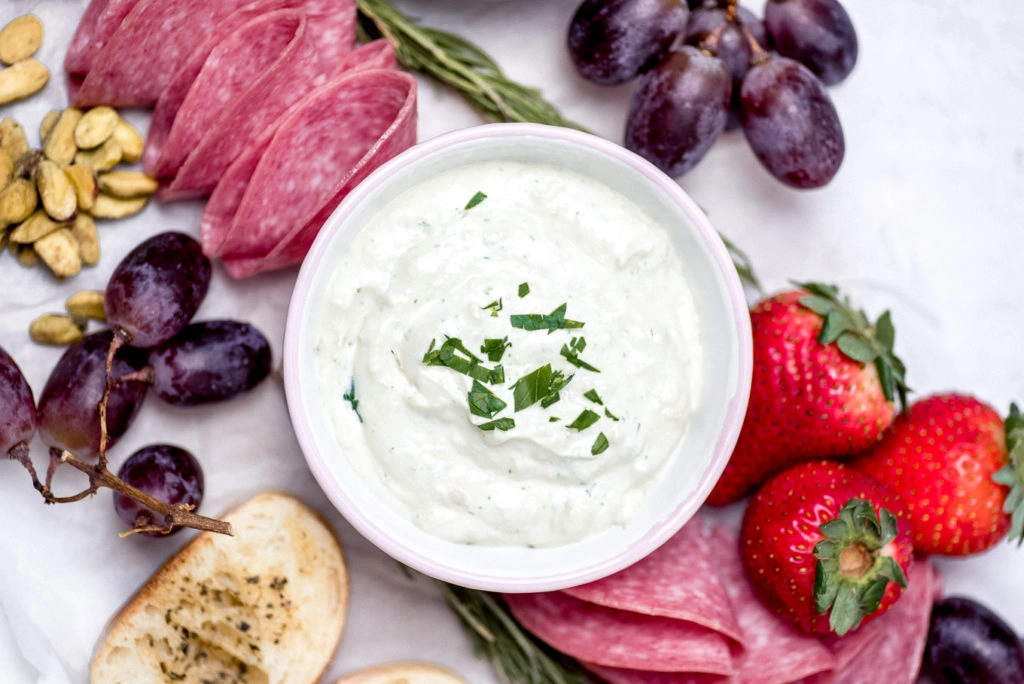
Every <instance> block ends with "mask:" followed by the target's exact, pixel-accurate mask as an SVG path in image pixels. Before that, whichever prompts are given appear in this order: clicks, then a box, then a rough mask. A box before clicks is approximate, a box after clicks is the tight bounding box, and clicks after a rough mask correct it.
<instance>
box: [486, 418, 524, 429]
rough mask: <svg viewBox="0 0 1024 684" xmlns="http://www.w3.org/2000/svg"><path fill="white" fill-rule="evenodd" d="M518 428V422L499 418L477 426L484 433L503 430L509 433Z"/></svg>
mask: <svg viewBox="0 0 1024 684" xmlns="http://www.w3.org/2000/svg"><path fill="white" fill-rule="evenodd" d="M515 426H516V421H515V420H513V419H512V418H498V419H497V420H492V421H490V422H487V423H480V424H479V425H477V427H478V428H480V429H481V430H483V431H484V432H493V431H495V430H501V431H502V432H508V431H509V430H511V429H512V428H514V427H515Z"/></svg>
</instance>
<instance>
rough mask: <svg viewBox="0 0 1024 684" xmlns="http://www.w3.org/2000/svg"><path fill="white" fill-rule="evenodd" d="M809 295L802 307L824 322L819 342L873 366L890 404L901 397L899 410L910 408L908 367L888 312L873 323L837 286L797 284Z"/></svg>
mask: <svg viewBox="0 0 1024 684" xmlns="http://www.w3.org/2000/svg"><path fill="white" fill-rule="evenodd" d="M794 284H795V285H797V286H798V287H801V288H803V289H805V290H807V292H808V293H809V294H808V295H807V296H806V297H802V298H801V299H800V304H801V305H802V306H804V307H805V308H807V309H810V310H811V311H813V312H814V313H816V314H818V315H820V316H821V317H822V318H823V319H824V321H823V322H822V325H821V332H820V333H819V334H818V342H820V343H821V344H832V343H833V342H835V344H836V346H837V347H839V350H840V351H841V352H843V354H845V355H846V356H847V357H849V358H851V359H853V360H854V361H859V362H860V363H874V364H875V368H876V369H877V370H878V379H879V382H880V383H881V385H882V393H883V394H884V395H885V398H886V399H887V400H889V401H895V397H897V396H898V397H899V401H900V408H901V409H902V410H906V408H907V391H908V388H907V383H906V367H905V366H904V365H903V361H901V360H900V358H899V357H898V356H896V354H895V352H893V343H894V342H895V340H896V330H895V328H893V325H892V318H891V316H890V315H889V312H888V311H884V312H883V313H882V315H881V316H879V317H878V320H877V321H875V322H874V323H871V321H870V320H869V319H868V317H867V316H866V315H865V314H864V312H863V311H861V310H860V309H854V308H853V306H852V305H851V304H850V300H849V298H847V297H840V296H839V290H838V288H836V286H835V285H826V284H823V283H794Z"/></svg>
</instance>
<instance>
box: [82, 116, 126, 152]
mask: <svg viewBox="0 0 1024 684" xmlns="http://www.w3.org/2000/svg"><path fill="white" fill-rule="evenodd" d="M120 120H121V117H120V116H118V114H117V112H116V111H114V110H113V109H112V108H110V107H107V106H99V107H93V108H92V109H90V110H89V111H87V112H86V113H85V114H83V115H82V118H81V120H80V121H79V122H78V125H77V126H75V144H76V145H78V146H79V147H80V148H82V149H83V150H91V149H92V148H94V147H99V146H100V145H102V144H103V143H105V142H107V139H108V138H110V136H111V135H113V134H114V129H115V128H117V122H118V121H120Z"/></svg>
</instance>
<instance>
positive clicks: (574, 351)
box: [558, 337, 601, 403]
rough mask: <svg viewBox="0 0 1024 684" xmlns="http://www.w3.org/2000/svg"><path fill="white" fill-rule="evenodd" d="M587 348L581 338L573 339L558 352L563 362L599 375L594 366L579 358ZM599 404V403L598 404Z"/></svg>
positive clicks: (585, 342) (584, 340)
mask: <svg viewBox="0 0 1024 684" xmlns="http://www.w3.org/2000/svg"><path fill="white" fill-rule="evenodd" d="M586 348H587V341H586V339H584V338H582V337H574V338H572V339H571V340H569V344H563V345H562V349H561V350H560V351H559V352H558V353H559V354H561V355H562V356H564V357H565V360H566V361H568V362H569V363H571V364H572V365H574V366H576V367H577V368H582V369H583V370H588V371H591V372H593V373H600V372H601V371H600V370H599V369H597V368H595V367H594V366H592V365H590V364H589V363H587V362H586V361H584V360H583V359H581V358H580V354H582V353H583V350H584V349H586ZM598 403H600V402H598Z"/></svg>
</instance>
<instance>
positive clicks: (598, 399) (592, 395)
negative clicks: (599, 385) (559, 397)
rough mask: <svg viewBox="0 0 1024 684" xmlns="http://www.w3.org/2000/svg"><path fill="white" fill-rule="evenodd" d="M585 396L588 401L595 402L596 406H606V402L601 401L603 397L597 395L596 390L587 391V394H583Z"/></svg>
mask: <svg viewBox="0 0 1024 684" xmlns="http://www.w3.org/2000/svg"><path fill="white" fill-rule="evenodd" d="M583 396H585V397H586V398H587V399H589V400H590V401H592V402H594V403H595V404H600V405H601V406H604V402H603V401H601V395H599V394H598V393H597V390H595V389H591V390H587V391H586V392H584V393H583Z"/></svg>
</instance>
